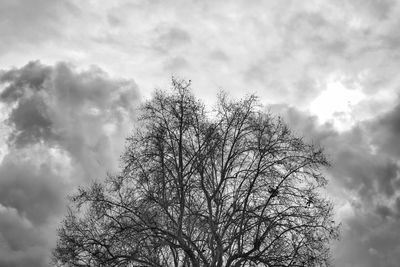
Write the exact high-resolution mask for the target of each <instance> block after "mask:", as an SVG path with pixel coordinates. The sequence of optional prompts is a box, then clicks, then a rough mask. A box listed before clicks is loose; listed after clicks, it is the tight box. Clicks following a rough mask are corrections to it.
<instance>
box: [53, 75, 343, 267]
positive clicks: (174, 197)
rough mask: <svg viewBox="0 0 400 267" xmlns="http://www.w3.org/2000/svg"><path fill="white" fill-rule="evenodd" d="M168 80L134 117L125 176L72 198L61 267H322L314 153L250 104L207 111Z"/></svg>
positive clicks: (325, 204)
mask: <svg viewBox="0 0 400 267" xmlns="http://www.w3.org/2000/svg"><path fill="white" fill-rule="evenodd" d="M189 86H190V83H187V82H185V81H177V80H173V93H171V94H168V93H165V92H162V91H157V92H156V93H155V95H154V97H153V98H152V99H151V100H150V101H148V102H147V103H145V104H144V105H143V106H142V108H141V117H140V125H139V127H137V128H138V130H137V132H136V133H135V134H134V135H133V136H132V137H131V138H128V141H127V144H128V146H127V148H126V152H125V154H124V155H123V156H122V161H123V166H122V167H123V169H122V171H121V173H120V174H119V175H115V176H110V177H108V179H107V180H106V182H105V183H94V184H93V185H92V186H90V187H88V188H84V189H80V190H79V193H78V194H76V195H75V196H74V197H72V201H73V204H74V205H73V206H72V207H71V209H70V212H69V214H68V215H67V216H66V218H65V220H64V222H63V225H62V227H61V228H60V230H59V240H58V244H57V247H56V249H55V250H54V252H53V261H54V262H55V263H56V264H57V265H59V266H176V267H178V266H193V267H197V266H210V267H211V266H212V267H222V266H225V267H229V266H327V265H329V241H330V240H331V239H333V238H336V237H337V236H338V227H337V225H336V224H335V222H334V221H333V219H332V216H333V214H332V205H331V203H330V202H329V201H328V200H327V199H325V198H324V197H322V196H321V190H320V189H321V188H323V187H324V186H325V184H326V180H325V178H324V177H323V176H322V175H321V172H320V168H321V167H322V166H326V165H328V162H327V160H326V158H325V156H324V154H323V152H322V150H321V149H320V148H318V147H315V146H313V145H309V144H306V143H305V142H303V140H302V139H301V138H298V137H295V136H294V135H293V134H292V133H291V131H290V130H289V129H288V127H287V126H286V125H285V124H284V123H283V122H282V120H281V119H279V118H276V117H273V116H272V115H271V114H267V113H265V112H263V111H262V108H261V107H260V106H259V105H258V104H257V101H256V98H255V97H254V96H250V97H248V98H246V99H244V100H241V101H231V100H228V99H227V97H226V96H225V95H221V96H220V97H219V101H218V104H217V106H216V108H215V109H214V110H213V111H209V112H207V111H206V110H205V107H204V105H203V104H202V103H201V102H200V101H198V100H197V99H196V98H195V97H194V96H193V95H192V93H191V92H190V89H189Z"/></svg>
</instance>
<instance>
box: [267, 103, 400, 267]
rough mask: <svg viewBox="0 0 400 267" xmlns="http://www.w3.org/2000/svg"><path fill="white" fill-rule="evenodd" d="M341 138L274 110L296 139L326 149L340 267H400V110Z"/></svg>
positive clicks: (305, 117) (291, 111) (311, 119)
mask: <svg viewBox="0 0 400 267" xmlns="http://www.w3.org/2000/svg"><path fill="white" fill-rule="evenodd" d="M397 101H398V105H397V106H396V107H394V108H393V109H392V110H390V111H388V112H386V113H385V114H382V115H381V116H378V117H375V118H371V119H369V120H365V121H362V122H360V123H358V124H357V125H355V126H353V127H352V128H350V129H349V130H346V131H342V132H338V131H337V130H335V128H334V127H333V126H332V124H329V123H325V124H320V123H319V122H318V120H317V117H316V116H313V115H310V114H309V113H306V112H302V111H300V110H298V109H296V108H294V107H289V106H287V105H285V104H283V105H273V106H270V110H271V111H272V112H276V113H278V114H281V115H282V116H283V117H284V118H285V120H286V121H287V122H288V124H289V125H290V126H291V127H292V128H293V129H294V131H295V132H296V133H297V134H300V135H303V136H304V138H305V139H306V140H308V141H311V142H313V143H315V144H317V145H321V146H323V147H324V148H325V152H326V154H327V155H328V157H329V158H330V161H331V163H332V167H330V168H328V169H327V170H326V171H325V173H326V176H327V177H328V178H329V180H330V185H329V190H328V194H329V196H330V198H332V199H333V201H334V202H335V206H336V210H337V216H338V217H339V220H341V221H342V238H341V240H340V241H338V242H337V243H335V246H334V257H335V266H360V267H361V266H363V267H367V266H371V267H372V266H382V267H383V266H384V267H391V266H393V267H394V266H397V265H398V262H399V261H400V257H399V255H400V254H399V251H400V246H399V244H398V240H399V239H400V234H399V233H398V230H397V229H398V227H399V226H400V209H399V207H400V190H399V189H400V165H399V155H400V154H399V151H400V150H399V148H398V146H397V142H395V140H396V137H397V136H398V131H399V129H398V124H399V123H398V122H399V116H400V113H399V112H398V111H399V106H400V100H399V99H398V100H397Z"/></svg>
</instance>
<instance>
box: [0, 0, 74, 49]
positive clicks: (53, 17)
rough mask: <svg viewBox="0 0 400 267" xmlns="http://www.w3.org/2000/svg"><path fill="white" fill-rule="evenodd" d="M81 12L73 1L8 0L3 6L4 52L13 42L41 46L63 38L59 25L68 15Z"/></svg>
mask: <svg viewBox="0 0 400 267" xmlns="http://www.w3.org/2000/svg"><path fill="white" fill-rule="evenodd" d="M76 12H78V10H77V8H75V7H74V6H73V5H72V4H71V2H70V1H64V0H55V1H52V0H38V1H35V2H30V1H28V2H26V1H22V0H16V1H14V0H5V1H2V2H1V8H0V32H1V33H2V38H3V42H2V44H1V45H0V51H1V50H3V49H6V48H8V47H9V46H10V45H16V46H18V47H20V45H27V44H28V45H32V46H35V45H37V43H38V42H43V41H46V40H49V39H51V38H55V37H60V32H59V31H58V28H60V26H62V25H63V24H64V23H65V22H64V21H63V18H64V15H66V14H67V15H68V14H74V13H76Z"/></svg>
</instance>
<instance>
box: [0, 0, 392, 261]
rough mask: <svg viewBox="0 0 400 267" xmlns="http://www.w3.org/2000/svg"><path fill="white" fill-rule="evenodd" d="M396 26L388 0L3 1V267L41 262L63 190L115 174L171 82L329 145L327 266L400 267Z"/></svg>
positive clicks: (0, 244) (0, 57) (0, 243)
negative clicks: (246, 102)
mask: <svg viewBox="0 0 400 267" xmlns="http://www.w3.org/2000/svg"><path fill="white" fill-rule="evenodd" d="M399 27H400V1H396V0H363V1H362V0H347V1H345V0H331V1H324V0H315V1H312V0H309V1H297V0H293V1H289V0H276V1H272V0H269V1H257V0H251V1H245V0H243V1H240V0H237V1H220V0H205V1H199V0H185V1H184V0H171V1H168V0H153V1H151V0H147V1H146V0H121V1H96V0H88V1H78V0H70V1H67V0H36V1H29V0H1V1H0V36H1V42H0V120H1V121H2V123H1V124H0V267H6V266H7V267H13V266H18V267H19V266H21V267H25V266H38V267H44V266H49V265H48V262H49V253H50V252H49V251H50V248H51V247H53V246H54V245H55V241H56V231H55V229H56V228H57V226H58V224H59V222H60V220H61V218H62V216H63V214H65V211H66V204H67V200H66V196H67V195H68V194H70V193H71V192H73V191H74V190H75V189H76V188H77V186H79V185H82V184H85V183H87V182H88V181H91V180H93V179H97V178H98V179H102V178H103V177H105V174H106V172H111V173H112V172H115V171H117V170H118V166H119V165H118V164H119V162H118V159H119V155H120V154H121V152H122V150H123V147H124V138H125V137H127V136H128V135H129V133H130V132H131V131H132V129H133V128H134V127H135V115H136V108H137V106H138V105H139V104H140V103H141V102H142V101H143V100H144V99H146V98H148V97H150V96H151V92H152V91H153V90H154V88H168V87H169V84H170V80H171V76H172V75H174V76H177V77H180V78H185V79H191V80H192V85H193V90H194V93H195V94H196V95H197V96H198V97H200V98H202V99H203V100H204V101H205V102H206V104H208V105H212V103H213V102H214V101H215V98H216V94H217V93H218V92H219V91H220V90H225V91H226V92H228V93H229V94H230V95H231V96H232V97H235V98H238V97H242V96H245V95H246V94H249V93H255V94H257V95H258V96H259V98H260V101H261V102H262V103H263V104H264V105H266V107H267V108H268V109H269V110H271V111H272V112H275V113H277V114H280V115H281V116H283V117H284V118H285V119H286V121H287V122H288V124H290V125H291V127H292V128H293V129H294V130H295V131H296V132H297V133H298V134H300V135H303V136H304V137H305V138H306V139H307V140H310V141H313V142H315V143H318V144H321V145H322V146H324V147H325V150H326V152H327V154H328V156H329V158H330V159H331V162H332V167H331V168H330V169H328V170H326V176H327V177H328V178H329V180H330V184H329V187H328V190H327V192H326V193H325V194H326V195H327V196H328V197H330V198H331V199H332V200H333V201H334V202H335V209H336V217H337V219H338V220H340V221H341V222H342V228H341V230H342V237H341V239H340V240H339V241H338V242H336V243H334V244H332V254H333V257H334V258H335V260H334V263H335V266H337V267H372V266H374V267H380V266H382V267H390V266H393V267H395V266H398V263H399V262H400V231H399V229H400V161H399V160H400V140H399V137H400V99H399V93H398V92H399V87H400V76H399V75H398V70H399V69H400V31H399Z"/></svg>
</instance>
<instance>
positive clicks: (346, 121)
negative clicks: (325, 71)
mask: <svg viewBox="0 0 400 267" xmlns="http://www.w3.org/2000/svg"><path fill="white" fill-rule="evenodd" d="M365 98H366V96H365V94H363V93H362V92H361V90H360V89H359V87H357V88H350V89H349V88H347V87H346V86H345V85H344V84H343V82H342V79H341V78H340V77H335V76H333V77H330V78H329V79H328V80H327V81H326V89H325V90H324V91H322V93H321V94H320V95H319V96H318V97H317V98H315V99H314V101H312V102H311V104H310V111H311V113H312V114H313V115H316V116H317V117H318V119H319V122H320V123H324V122H332V123H333V125H334V126H335V127H336V128H337V129H338V130H340V131H343V130H347V129H349V128H350V127H352V126H353V125H354V123H355V121H354V118H353V117H352V111H353V108H354V106H355V105H357V104H358V103H360V102H361V101H362V100H364V99H365Z"/></svg>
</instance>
